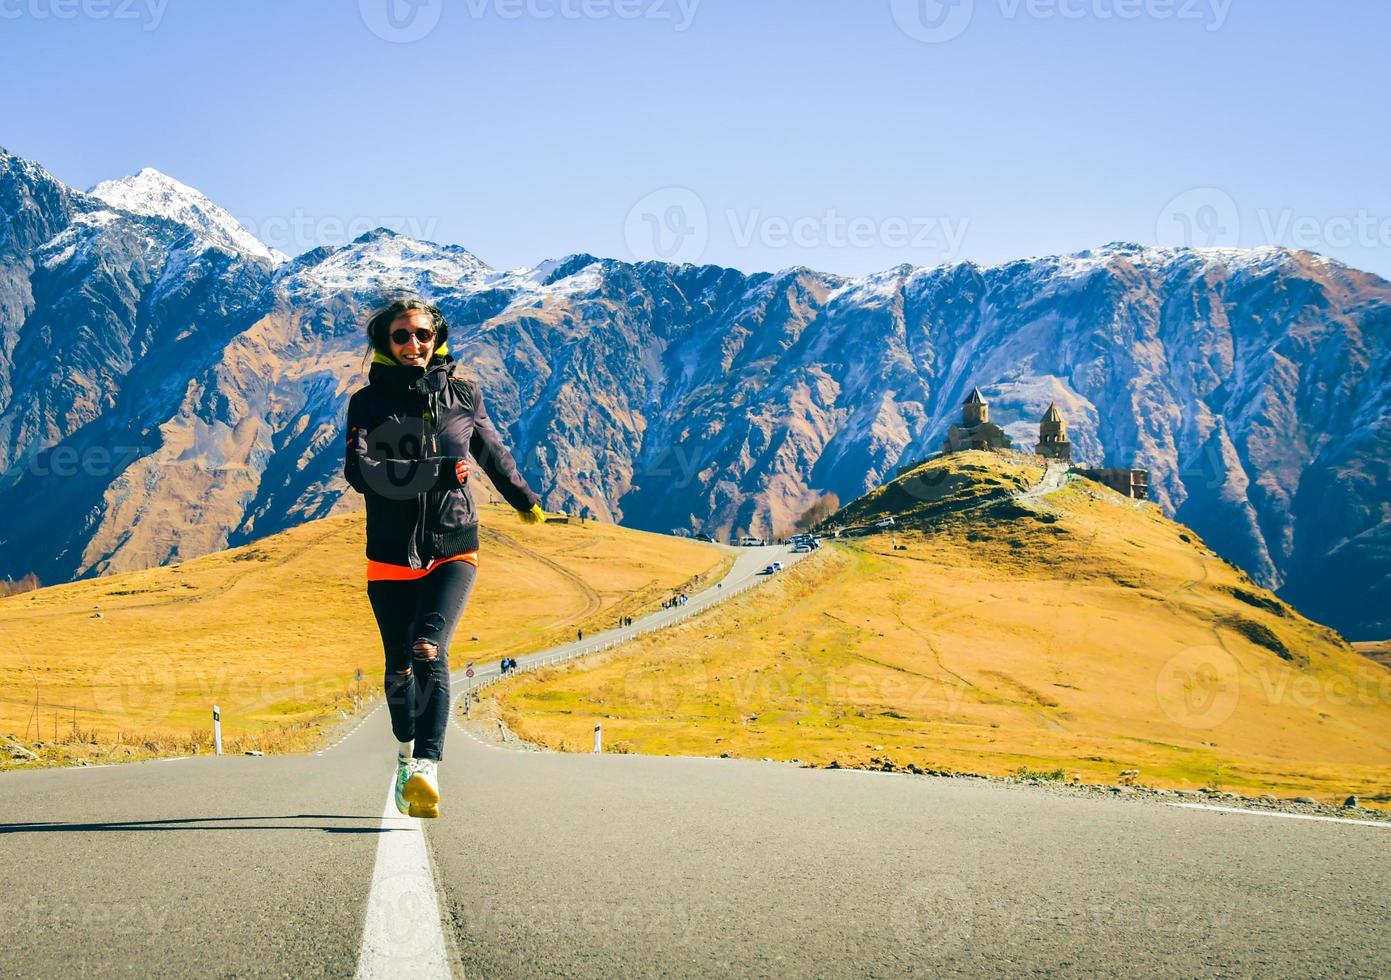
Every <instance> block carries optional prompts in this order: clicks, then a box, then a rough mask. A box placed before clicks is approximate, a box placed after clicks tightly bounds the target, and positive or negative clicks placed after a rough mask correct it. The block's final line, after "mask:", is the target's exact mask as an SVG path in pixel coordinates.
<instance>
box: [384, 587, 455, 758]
mask: <svg viewBox="0 0 1391 980" xmlns="http://www.w3.org/2000/svg"><path fill="white" fill-rule="evenodd" d="M477 575H478V569H476V568H474V566H473V563H472V562H467V561H451V562H447V563H445V564H443V565H441V566H439V567H438V568H436V569H435V570H434V571H432V572H431V573H430V574H429V575H426V576H425V577H424V578H419V579H415V580H414V581H410V582H368V583H367V598H368V599H369V600H371V603H372V612H373V614H374V615H375V616H376V617H377V629H379V630H380V631H381V634H382V648H383V650H385V651H386V682H385V683H386V706H387V710H388V711H390V712H391V730H392V732H393V733H394V734H395V735H396V740H397V741H398V742H409V741H412V740H414V741H415V751H414V755H415V757H416V758H417V759H435V760H439V759H441V758H443V753H444V730H445V727H446V726H448V724H449V640H450V638H451V637H453V635H454V627H455V626H457V625H458V623H459V616H460V614H461V613H463V611H464V606H465V605H466V604H467V603H468V597H469V593H470V592H472V591H473V582H474V579H475V578H476V577H477ZM422 641H423V642H425V643H430V644H433V645H434V648H435V650H436V654H435V657H434V659H433V660H430V659H426V658H425V656H424V654H423V653H421V652H419V651H417V650H416V649H415V647H416V644H418V643H421V642H422Z"/></svg>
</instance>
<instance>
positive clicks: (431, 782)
mask: <svg viewBox="0 0 1391 980" xmlns="http://www.w3.org/2000/svg"><path fill="white" fill-rule="evenodd" d="M409 766H410V770H409V772H410V774H409V776H408V777H407V779H406V785H405V786H404V787H403V788H402V790H401V795H402V796H403V797H404V798H405V800H406V803H407V805H408V810H407V812H408V813H409V814H410V815H411V816H412V817H426V818H429V817H438V816H439V815H440V790H439V775H438V770H437V768H436V767H437V766H438V763H436V762H435V760H434V759H412V760H410V763H409Z"/></svg>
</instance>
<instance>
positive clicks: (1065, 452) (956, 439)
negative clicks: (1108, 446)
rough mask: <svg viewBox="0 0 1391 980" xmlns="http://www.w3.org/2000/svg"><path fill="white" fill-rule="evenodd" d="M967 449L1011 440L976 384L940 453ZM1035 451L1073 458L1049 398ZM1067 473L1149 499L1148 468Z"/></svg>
mask: <svg viewBox="0 0 1391 980" xmlns="http://www.w3.org/2000/svg"><path fill="white" fill-rule="evenodd" d="M966 449H990V450H995V451H1008V450H1011V449H1013V444H1012V442H1011V440H1010V437H1009V435H1008V434H1006V432H1005V430H1004V429H1002V428H1000V427H999V426H998V425H996V424H995V423H993V422H991V421H990V406H989V405H988V404H986V401H985V399H984V398H982V397H981V393H980V389H979V388H972V389H971V394H970V396H969V397H968V398H967V399H966V401H965V402H964V403H962V406H961V422H960V423H959V424H954V425H952V426H951V428H949V429H948V430H947V439H946V442H944V443H943V444H942V453H943V454H946V453H959V452H961V451H963V450H966ZM1034 455H1036V456H1042V457H1044V458H1045V459H1050V460H1056V461H1058V462H1061V463H1071V462H1072V441H1071V440H1070V439H1068V437H1067V422H1065V421H1064V420H1063V416H1062V413H1061V412H1059V411H1058V405H1057V403H1056V402H1050V403H1049V405H1048V411H1046V412H1044V413H1043V418H1041V419H1039V420H1038V444H1037V445H1036V446H1034ZM923 462H924V461H923V460H919V461H918V462H917V463H913V464H911V465H908V466H900V467H899V468H898V475H899V476H902V475H903V474H904V473H906V472H908V471H909V470H911V469H913V468H914V467H915V466H920V465H921V464H922V463H923ZM1068 472H1070V473H1077V474H1080V475H1082V476H1085V477H1087V478H1089V479H1092V480H1095V481H1097V482H1098V483H1102V484H1104V485H1106V486H1108V487H1110V488H1111V489H1112V490H1115V491H1116V492H1117V493H1123V494H1125V495H1126V496H1127V497H1134V498H1136V499H1138V500H1147V499H1149V470H1141V469H1131V468H1125V467H1086V468H1083V467H1078V466H1071V467H1069V469H1068Z"/></svg>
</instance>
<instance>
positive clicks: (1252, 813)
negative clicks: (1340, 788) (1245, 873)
mask: <svg viewBox="0 0 1391 980" xmlns="http://www.w3.org/2000/svg"><path fill="white" fill-rule="evenodd" d="M1168 805H1169V806H1177V807H1182V808H1183V809H1185V810H1212V811H1214V812H1216V813H1241V814H1245V815H1246V816H1248V817H1284V818H1286V819H1287V820H1323V821H1326V822H1328V823H1350V824H1356V825H1357V826H1359V827H1380V828H1381V829H1382V830H1387V829H1391V823H1387V822H1384V821H1380V820H1352V819H1350V818H1348V817H1321V816H1319V815H1317V814H1314V813H1277V812H1276V811H1274V810H1246V809H1243V808H1241V807H1239V806H1212V805H1211V804H1209V803H1170V804H1168Z"/></svg>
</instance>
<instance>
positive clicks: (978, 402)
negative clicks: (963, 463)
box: [942, 388, 1013, 453]
mask: <svg viewBox="0 0 1391 980" xmlns="http://www.w3.org/2000/svg"><path fill="white" fill-rule="evenodd" d="M1011 448H1013V443H1012V442H1011V441H1010V438H1009V436H1008V435H1006V433H1005V430H1004V429H1002V428H1000V427H999V426H998V425H996V424H995V423H994V422H992V421H990V406H989V405H987V404H986V402H985V399H984V398H982V397H981V395H980V389H979V388H972V389H971V394H970V395H969V396H968V397H967V399H966V401H965V402H963V403H962V405H961V423H960V424H959V425H958V424H953V425H952V427H951V428H949V429H948V430H947V440H946V442H944V443H943V444H942V452H944V453H959V452H961V451H962V450H965V449H1011Z"/></svg>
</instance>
